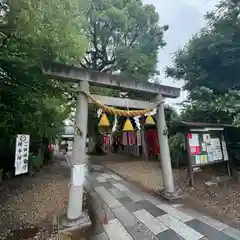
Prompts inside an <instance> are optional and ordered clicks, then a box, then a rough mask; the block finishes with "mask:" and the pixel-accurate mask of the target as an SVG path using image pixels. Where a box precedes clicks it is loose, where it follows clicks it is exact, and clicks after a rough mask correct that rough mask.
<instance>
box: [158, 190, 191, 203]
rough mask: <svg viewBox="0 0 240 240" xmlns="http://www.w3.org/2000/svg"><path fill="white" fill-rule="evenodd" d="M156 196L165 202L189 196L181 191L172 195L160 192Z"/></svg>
mask: <svg viewBox="0 0 240 240" xmlns="http://www.w3.org/2000/svg"><path fill="white" fill-rule="evenodd" d="M158 195H160V196H161V197H162V198H164V199H165V200H167V201H174V200H179V199H184V198H186V197H188V196H189V194H188V193H184V192H182V191H181V190H178V191H176V192H174V193H167V192H165V191H164V190H162V191H160V192H158Z"/></svg>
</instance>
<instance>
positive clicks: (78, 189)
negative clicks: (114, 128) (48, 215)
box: [67, 81, 89, 224]
mask: <svg viewBox="0 0 240 240" xmlns="http://www.w3.org/2000/svg"><path fill="white" fill-rule="evenodd" d="M80 89H81V90H82V91H84V92H87V93H88V92H89V83H88V82H87V81H81V82H80ZM87 123H88V99H87V96H86V95H84V94H83V93H82V92H79V93H78V95H77V106H76V129H75V136H74V142H73V153H72V157H71V164H72V171H71V182H70V190H69V199H68V209H67V220H68V221H69V222H71V223H72V224H73V223H74V222H76V221H78V223H80V222H82V221H83V220H84V218H85V217H84V216H83V214H82V200H83V183H84V174H85V169H86V168H85V166H86V165H85V164H86V163H87V155H86V153H85V148H86V134H87ZM77 129H79V130H80V131H81V134H80V132H79V131H78V130H77ZM79 220H80V222H79Z"/></svg>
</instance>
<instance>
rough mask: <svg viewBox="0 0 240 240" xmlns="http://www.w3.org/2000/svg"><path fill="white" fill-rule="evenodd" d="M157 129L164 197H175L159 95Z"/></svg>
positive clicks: (163, 113)
mask: <svg viewBox="0 0 240 240" xmlns="http://www.w3.org/2000/svg"><path fill="white" fill-rule="evenodd" d="M157 129H158V141H159V149H160V161H161V167H162V174H163V184H164V195H165V196H166V197H174V196H175V195H176V193H175V188H174V181H173V173H172V164H171V157H170V151H169V145H168V134H167V126H166V120H165V112H164V101H163V98H162V95H161V94H158V96H157Z"/></svg>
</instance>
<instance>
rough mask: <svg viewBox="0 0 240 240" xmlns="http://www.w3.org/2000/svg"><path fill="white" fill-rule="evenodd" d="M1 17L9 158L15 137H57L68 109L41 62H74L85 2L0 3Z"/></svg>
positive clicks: (1, 93) (3, 140)
mask: <svg viewBox="0 0 240 240" xmlns="http://www.w3.org/2000/svg"><path fill="white" fill-rule="evenodd" d="M0 13H1V14H0V119H1V123H0V149H4V153H7V154H11V153H13V151H11V150H12V149H11V148H12V147H13V145H12V144H13V140H14V136H15V134H17V133H28V134H30V135H31V139H34V138H38V139H40V140H43V139H44V138H48V139H49V138H55V137H56V136H57V134H58V132H59V129H60V128H61V125H62V123H63V120H65V119H66V117H67V116H68V114H69V110H70V108H69V107H68V106H67V104H66V103H67V102H66V97H65V94H64V90H62V87H61V85H60V84H59V83H58V82H57V81H54V80H51V79H48V78H47V77H46V76H43V75H42V73H41V68H40V67H41V62H42V61H44V60H51V61H53V60H60V61H64V62H72V61H75V62H78V61H79V59H81V57H82V56H83V54H84V53H85V51H86V49H87V41H86V37H85V33H84V31H83V29H84V26H85V24H86V22H85V20H84V18H83V16H84V14H83V13H84V2H81V1H75V0H72V1H70V2H69V1H68V2H66V1H62V0H55V1H45V0H40V1H33V0H20V1H10V0H9V1H3V0H2V1H1V2H0ZM8 149H10V151H8ZM1 152H3V151H2V150H1ZM1 159H4V157H2V156H1ZM6 159H11V158H9V156H7V157H6ZM1 163H2V162H1ZM0 167H1V166H0Z"/></svg>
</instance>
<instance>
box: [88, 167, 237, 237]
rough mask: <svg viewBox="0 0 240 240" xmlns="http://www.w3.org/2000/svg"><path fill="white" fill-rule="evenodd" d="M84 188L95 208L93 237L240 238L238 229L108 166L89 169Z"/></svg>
mask: <svg viewBox="0 0 240 240" xmlns="http://www.w3.org/2000/svg"><path fill="white" fill-rule="evenodd" d="M85 188H86V189H87V191H88V192H90V194H91V196H92V200H93V205H94V207H95V210H96V211H97V219H98V220H97V223H96V225H95V227H94V231H93V237H92V239H93V240H133V239H136V240H148V239H156V240H157V239H161V240H180V239H182V240H184V239H185V240H200V239H201V240H240V231H238V230H236V229H233V228H231V227H229V226H227V225H226V224H224V223H222V222H219V221H217V220H215V219H212V218H210V217H208V216H204V215H202V214H200V213H198V212H196V211H194V210H192V209H187V208H185V207H184V206H183V205H180V204H169V203H166V202H164V201H162V200H160V199H159V198H156V197H154V196H152V195H150V194H147V193H145V192H143V191H141V189H139V188H138V187H136V186H134V185H132V184H131V183H129V182H127V181H126V180H124V179H122V178H121V177H119V176H118V175H116V174H114V173H112V172H110V171H109V170H107V169H105V170H104V172H102V173H101V172H91V173H90V174H89V175H88V177H87V179H86V181H85Z"/></svg>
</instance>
